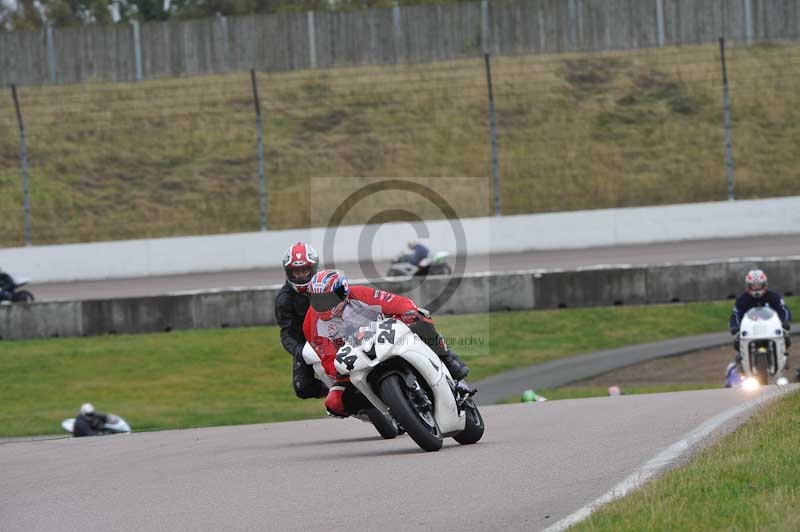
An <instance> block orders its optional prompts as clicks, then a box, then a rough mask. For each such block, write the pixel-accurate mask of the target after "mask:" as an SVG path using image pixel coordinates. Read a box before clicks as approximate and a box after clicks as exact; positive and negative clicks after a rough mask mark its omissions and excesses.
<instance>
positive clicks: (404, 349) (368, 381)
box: [334, 318, 484, 451]
mask: <svg viewBox="0 0 800 532" xmlns="http://www.w3.org/2000/svg"><path fill="white" fill-rule="evenodd" d="M334 365H335V367H336V370H337V371H338V372H339V373H340V374H342V375H349V376H350V382H351V383H352V384H353V386H355V388H356V389H357V390H358V391H360V392H361V394H362V395H363V396H364V397H365V398H367V399H368V400H369V401H370V402H371V403H372V405H374V406H375V408H377V409H378V410H379V411H380V412H382V413H384V414H386V415H389V416H391V417H392V418H394V419H395V420H396V421H397V423H399V424H400V425H401V426H402V427H403V428H404V429H405V430H406V432H407V433H408V435H409V436H410V437H411V439H413V440H414V441H415V442H416V444H417V445H419V447H420V448H422V449H423V450H425V451H438V450H439V449H441V447H442V440H443V438H444V437H452V438H453V439H454V440H456V441H457V442H458V443H460V444H462V445H469V444H473V443H477V442H478V441H479V440H480V439H481V437H483V432H484V423H483V417H482V416H481V413H480V411H479V410H478V407H477V406H476V405H475V402H474V401H473V399H472V396H473V395H474V394H475V392H476V390H474V389H473V388H471V387H470V386H469V385H468V384H467V383H466V382H465V381H463V380H462V381H459V382H457V383H456V382H454V381H453V378H452V376H451V375H450V372H449V371H448V370H447V368H446V367H445V365H444V364H442V362H441V361H440V360H439V357H437V356H436V353H434V352H433V351H432V350H431V348H430V347H428V345H427V344H425V342H423V341H422V340H420V338H419V337H418V336H416V335H415V334H414V333H413V332H412V331H411V329H409V328H408V326H407V325H405V324H404V323H403V322H402V321H400V320H397V319H395V318H384V319H381V320H379V321H370V322H369V323H368V325H366V326H364V327H360V328H359V331H358V333H356V334H355V335H354V336H353V337H351V338H348V340H347V342H346V343H345V345H343V346H342V347H340V348H339V351H338V352H337V354H336V360H335V362H334Z"/></svg>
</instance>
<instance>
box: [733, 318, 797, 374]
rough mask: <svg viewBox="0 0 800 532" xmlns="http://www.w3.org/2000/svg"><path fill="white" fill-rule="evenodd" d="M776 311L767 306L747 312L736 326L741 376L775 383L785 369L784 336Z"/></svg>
mask: <svg viewBox="0 0 800 532" xmlns="http://www.w3.org/2000/svg"><path fill="white" fill-rule="evenodd" d="M784 334H785V333H784V330H783V326H782V324H781V320H780V318H778V314H777V313H776V312H775V311H774V310H772V309H771V308H769V307H756V308H752V309H750V310H748V311H747V313H746V314H745V315H744V318H742V323H741V325H740V326H739V356H740V357H741V361H742V369H743V370H744V374H745V377H753V378H755V379H756V380H758V383H759V384H762V385H764V384H768V383H770V382H773V383H774V382H775V381H776V380H778V379H779V378H781V377H782V376H783V370H784V369H786V368H787V356H786V339H785V336H784Z"/></svg>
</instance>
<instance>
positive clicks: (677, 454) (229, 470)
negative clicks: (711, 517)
mask: <svg viewBox="0 0 800 532" xmlns="http://www.w3.org/2000/svg"><path fill="white" fill-rule="evenodd" d="M792 388H794V386H792ZM774 396H776V389H775V388H774V387H769V388H765V389H763V390H762V391H760V392H757V393H755V394H752V395H748V394H747V393H746V392H744V391H742V390H735V389H716V390H703V391H694V392H681V393H667V394H653V395H637V396H621V397H602V398H594V399H580V400H567V401H552V402H546V403H529V404H515V405H499V406H489V407H483V408H482V412H483V414H484V418H485V421H486V425H487V431H486V434H485V436H484V439H483V440H482V441H481V442H479V443H478V444H476V445H472V446H463V447H462V446H459V445H458V444H457V443H456V442H455V441H453V440H447V441H446V442H445V446H444V447H443V448H442V450H441V451H439V452H436V453H425V452H423V451H420V450H419V449H418V448H417V447H416V445H415V444H414V443H413V441H412V440H411V439H410V438H409V437H408V436H400V437H398V438H396V439H394V440H381V439H380V437H379V436H378V435H377V433H376V432H375V431H374V429H373V428H372V427H371V426H370V425H367V424H365V423H362V422H360V421H357V420H353V419H348V420H337V419H332V418H329V419H322V420H313V421H299V422H287V423H276V424H263V425H247V426H234V427H214V428H202V429H189V430H176V431H162V432H148V433H133V434H130V435H116V436H105V437H94V438H80V439H78V438H61V439H51V440H40V441H17V442H12V443H5V444H0V471H2V475H0V529H2V530H3V532H67V531H81V532H83V531H85V530H104V531H105V530H108V531H114V532H143V531H147V532H158V531H164V532H181V531H186V532H203V531H209V532H219V531H253V532H264V531H281V532H293V531H297V532H315V531H325V532H330V531H338V530H347V531H385V532H392V531H397V532H406V531H409V530H436V531H441V532H464V531H496V530H503V531H526V532H530V531H536V530H542V529H545V528H547V527H550V526H552V525H554V524H556V523H558V522H559V521H560V520H562V519H565V518H567V517H568V516H570V515H572V514H573V513H574V512H576V511H578V510H579V509H581V508H582V507H584V506H586V505H588V504H590V503H591V502H592V501H594V500H595V499H597V498H598V497H601V496H603V495H604V494H606V493H608V492H609V491H610V490H612V489H614V488H615V487H616V488H617V489H620V486H627V487H635V486H636V483H637V479H641V480H645V479H646V478H648V476H649V475H650V474H651V473H653V472H654V470H653V469H648V468H645V469H642V466H643V464H647V463H648V462H649V463H650V464H651V465H652V464H654V463H656V464H661V463H662V462H672V463H675V459H678V460H680V458H681V457H682V456H683V457H685V454H683V455H682V454H681V453H682V450H683V449H684V448H685V447H686V446H690V445H691V444H693V443H697V442H703V441H707V437H708V435H709V434H711V435H712V437H713V436H714V435H720V434H721V433H724V432H725V431H726V430H728V429H730V428H732V427H733V426H735V425H736V424H738V423H740V422H742V421H743V420H744V419H746V417H747V415H748V414H749V413H750V411H751V410H750V408H749V407H750V406H752V405H754V403H755V401H756V400H757V398H760V399H762V400H763V399H765V398H769V397H774ZM737 408H738V411H737V410H734V409H737ZM721 414H722V416H720V415H721ZM704 424H705V429H704V430H701V431H698V427H701V426H704ZM719 427H721V428H719ZM134 430H135V427H134ZM693 431H694V432H693ZM687 437H688V439H687ZM676 444H677V445H676ZM675 449H677V450H678V451H675ZM654 457H655V458H656V460H655V461H653V459H654ZM555 529H556V530H557V529H559V527H556V528H555Z"/></svg>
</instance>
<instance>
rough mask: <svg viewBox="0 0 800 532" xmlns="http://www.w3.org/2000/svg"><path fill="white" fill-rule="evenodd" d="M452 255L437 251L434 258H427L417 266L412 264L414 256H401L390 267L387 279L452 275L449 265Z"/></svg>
mask: <svg viewBox="0 0 800 532" xmlns="http://www.w3.org/2000/svg"><path fill="white" fill-rule="evenodd" d="M449 256H450V254H449V253H448V252H446V251H437V252H436V253H435V254H434V255H433V257H425V258H424V259H422V260H421V261H420V263H419V265H416V264H414V263H412V262H411V258H412V255H400V256H399V257H396V258H395V259H394V260H393V261H392V263H391V264H390V265H389V271H387V272H386V277H413V276H426V275H450V274H451V273H453V270H452V268H450V265H449V264H448V263H447V257H449Z"/></svg>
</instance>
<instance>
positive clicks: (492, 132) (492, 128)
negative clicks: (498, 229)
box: [483, 53, 502, 216]
mask: <svg viewBox="0 0 800 532" xmlns="http://www.w3.org/2000/svg"><path fill="white" fill-rule="evenodd" d="M483 60H484V63H485V64H486V84H487V86H488V88H489V137H490V139H491V141H492V181H493V182H494V215H495V216H500V215H501V214H502V211H501V209H500V169H499V164H498V157H497V124H496V117H495V111H494V91H493V90H492V65H491V59H490V55H489V54H488V53H485V54H483Z"/></svg>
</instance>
